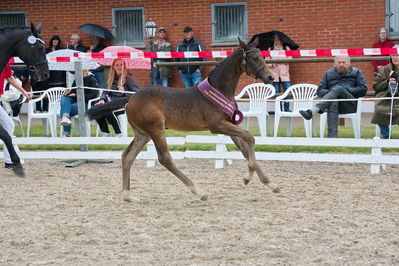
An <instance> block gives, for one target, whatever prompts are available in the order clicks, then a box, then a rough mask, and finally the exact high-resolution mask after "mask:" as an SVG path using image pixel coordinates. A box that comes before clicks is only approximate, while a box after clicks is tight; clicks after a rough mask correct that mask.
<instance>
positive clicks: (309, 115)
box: [299, 109, 313, 120]
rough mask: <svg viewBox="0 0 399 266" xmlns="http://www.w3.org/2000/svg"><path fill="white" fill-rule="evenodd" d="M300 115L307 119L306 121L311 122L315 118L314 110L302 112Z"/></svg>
mask: <svg viewBox="0 0 399 266" xmlns="http://www.w3.org/2000/svg"><path fill="white" fill-rule="evenodd" d="M299 113H300V114H301V115H302V116H303V118H305V119H306V120H310V119H312V117H313V114H312V110H310V109H308V110H300V111H299Z"/></svg>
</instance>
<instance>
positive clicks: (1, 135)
mask: <svg viewBox="0 0 399 266" xmlns="http://www.w3.org/2000/svg"><path fill="white" fill-rule="evenodd" d="M0 139H1V140H2V141H3V142H4V144H5V145H6V147H7V150H8V152H9V153H10V157H11V161H12V162H13V163H14V164H20V163H21V162H20V160H19V156H18V154H17V152H16V151H15V149H14V145H13V144H12V138H11V136H10V134H8V132H7V131H6V130H5V129H4V128H3V126H2V125H0Z"/></svg>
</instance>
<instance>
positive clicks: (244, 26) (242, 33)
mask: <svg viewBox="0 0 399 266" xmlns="http://www.w3.org/2000/svg"><path fill="white" fill-rule="evenodd" d="M247 35H248V15H247V4H246V3H244V2H236V3H223V4H212V41H213V43H214V44H217V43H220V44H227V43H231V44H237V42H238V40H237V37H240V39H241V40H246V39H247Z"/></svg>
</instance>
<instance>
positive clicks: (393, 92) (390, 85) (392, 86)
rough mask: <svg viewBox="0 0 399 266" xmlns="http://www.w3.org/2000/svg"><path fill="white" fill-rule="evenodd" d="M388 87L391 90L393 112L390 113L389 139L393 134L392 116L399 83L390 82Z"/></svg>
mask: <svg viewBox="0 0 399 266" xmlns="http://www.w3.org/2000/svg"><path fill="white" fill-rule="evenodd" d="M388 88H389V90H390V92H391V112H390V113H389V136H388V139H391V134H392V116H393V97H395V93H396V90H397V89H398V83H396V84H395V85H393V84H389V85H388Z"/></svg>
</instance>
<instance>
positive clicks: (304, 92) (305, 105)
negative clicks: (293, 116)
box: [280, 83, 318, 112]
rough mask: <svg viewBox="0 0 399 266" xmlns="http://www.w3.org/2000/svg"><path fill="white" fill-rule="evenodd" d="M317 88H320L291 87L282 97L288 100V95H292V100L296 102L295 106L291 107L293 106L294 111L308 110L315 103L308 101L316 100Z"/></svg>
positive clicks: (306, 86) (311, 86)
mask: <svg viewBox="0 0 399 266" xmlns="http://www.w3.org/2000/svg"><path fill="white" fill-rule="evenodd" d="M317 87H318V86H317V85H314V84H306V83H301V84H295V85H292V86H291V87H289V88H288V89H287V90H286V91H285V92H284V94H283V95H281V96H280V97H281V98H282V99H283V98H286V97H287V96H288V94H291V95H292V99H293V100H294V102H293V105H291V106H293V107H292V111H293V112H299V110H306V109H310V108H312V107H313V102H311V101H306V100H312V99H314V98H316V93H317ZM295 100H298V101H295Z"/></svg>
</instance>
